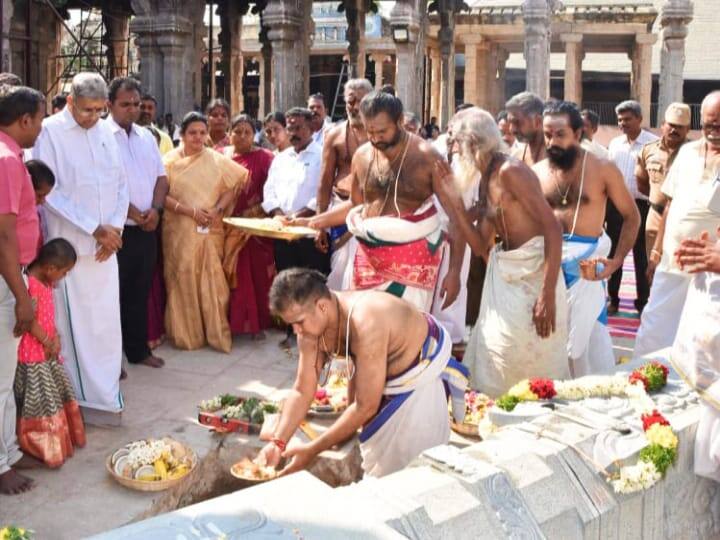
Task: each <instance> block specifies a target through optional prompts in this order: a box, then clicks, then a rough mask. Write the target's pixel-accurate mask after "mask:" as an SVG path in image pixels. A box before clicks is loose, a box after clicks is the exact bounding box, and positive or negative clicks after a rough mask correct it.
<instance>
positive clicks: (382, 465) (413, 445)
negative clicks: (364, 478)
mask: <svg viewBox="0 0 720 540" xmlns="http://www.w3.org/2000/svg"><path fill="white" fill-rule="evenodd" d="M439 328H440V330H441V332H442V338H441V339H440V342H434V347H433V350H428V351H427V355H422V354H421V357H422V360H421V361H420V363H419V364H418V365H416V366H415V367H413V368H412V369H410V370H409V371H407V372H406V373H404V374H402V375H401V376H399V377H397V378H394V379H392V380H389V381H387V382H386V383H385V389H384V391H383V394H384V395H385V396H389V397H394V398H395V399H397V396H398V394H405V393H407V392H410V395H409V396H408V397H407V398H406V399H405V400H404V401H402V403H401V405H400V407H399V408H398V409H397V410H395V411H394V412H393V413H391V416H390V417H389V419H387V420H384V421H378V420H379V417H382V415H383V409H381V410H380V412H379V413H378V415H377V416H376V417H375V418H373V420H371V421H370V422H369V423H368V425H366V426H365V428H363V432H362V433H361V434H360V453H361V454H362V460H363V463H362V467H363V470H364V471H365V473H366V474H368V475H370V476H375V477H379V476H385V475H387V474H390V473H393V472H396V471H399V470H400V469H403V468H405V467H406V466H407V465H408V464H409V463H410V462H411V461H412V460H413V459H415V458H416V457H417V456H418V455H420V453H421V452H422V451H423V450H427V449H428V448H432V447H433V446H438V445H441V444H447V442H448V440H450V421H449V416H448V398H447V395H446V394H445V387H444V385H443V379H442V375H443V371H444V370H445V368H446V366H447V364H448V362H449V361H450V357H451V354H452V353H451V351H452V342H451V340H450V336H449V335H448V333H447V330H445V329H444V328H443V327H442V326H440V327H439ZM433 341H434V340H433ZM424 348H425V347H423V349H424ZM428 358H431V361H425V360H426V359H428ZM390 406H392V402H391V403H390V404H389V405H387V406H386V407H390ZM375 422H378V425H379V427H378V428H376V426H375V425H374V423H375ZM375 429H376V430H375ZM369 431H373V433H372V434H371V435H370V436H369V438H368V439H365V437H366V436H368V433H369Z"/></svg>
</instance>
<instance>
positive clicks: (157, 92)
mask: <svg viewBox="0 0 720 540" xmlns="http://www.w3.org/2000/svg"><path fill="white" fill-rule="evenodd" d="M131 3H132V8H133V11H134V13H135V17H133V18H132V20H131V21H130V32H132V33H134V34H137V36H138V37H137V41H136V42H137V45H138V48H139V50H140V58H141V66H142V68H141V70H140V76H141V81H142V84H143V88H144V89H145V90H147V91H148V92H150V93H151V94H153V95H154V96H155V98H156V99H157V100H158V111H159V113H161V114H166V113H172V114H173V116H174V118H175V120H176V121H179V120H180V119H181V118H182V116H183V115H184V114H185V113H187V112H188V111H191V110H193V109H194V108H195V107H196V106H199V105H200V94H201V85H200V80H201V79H200V73H201V71H200V70H201V61H202V56H201V54H200V49H201V48H202V37H203V36H204V34H205V32H204V26H203V15H204V13H205V6H204V4H201V3H195V2H185V3H182V4H180V3H178V4H175V3H167V4H166V3H161V4H159V5H157V4H150V3H149V2H147V1H145V0H132V2H131ZM198 42H199V43H200V46H199V45H198Z"/></svg>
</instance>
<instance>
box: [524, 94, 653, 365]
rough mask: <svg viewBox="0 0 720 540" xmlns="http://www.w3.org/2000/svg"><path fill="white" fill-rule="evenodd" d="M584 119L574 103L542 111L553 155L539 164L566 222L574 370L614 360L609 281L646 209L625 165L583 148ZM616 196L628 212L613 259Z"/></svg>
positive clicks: (550, 195) (559, 214)
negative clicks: (609, 208)
mask: <svg viewBox="0 0 720 540" xmlns="http://www.w3.org/2000/svg"><path fill="white" fill-rule="evenodd" d="M582 130H583V119H582V116H581V115H580V111H579V110H578V108H577V106H576V105H575V104H574V103H569V102H566V101H558V102H553V103H550V104H548V106H547V107H546V108H545V112H544V114H543V133H544V138H545V144H546V146H547V155H548V157H547V159H545V160H543V161H541V162H540V163H538V164H537V165H536V166H535V167H533V170H534V171H535V173H536V174H537V175H538V177H539V178H540V183H541V184H542V190H543V193H544V194H545V198H546V199H547V201H548V202H549V203H550V206H551V207H552V208H553V211H554V212H555V217H556V218H557V219H558V221H559V222H560V223H561V225H562V227H563V233H564V237H563V262H562V269H563V275H564V276H565V284H566V286H567V288H568V306H569V309H568V314H569V320H570V333H569V339H568V356H569V357H570V368H571V370H572V373H573V376H575V377H579V376H581V375H588V374H591V373H598V372H602V371H604V370H608V369H611V368H612V367H613V366H614V365H615V358H614V355H613V351H612V342H611V340H610V334H609V332H608V329H607V313H606V304H605V287H604V285H603V280H605V279H607V278H608V277H609V276H610V275H612V273H613V272H614V271H615V270H617V269H618V268H619V267H620V266H621V265H622V263H623V260H624V259H625V255H627V253H628V251H629V250H630V249H631V248H632V246H633V244H634V243H635V236H636V235H637V233H638V228H639V227H640V214H639V213H638V210H637V207H636V206H635V201H634V200H633V198H632V196H631V195H630V192H629V191H628V189H627V187H626V185H625V182H624V180H623V177H622V174H621V173H620V170H619V169H618V168H617V167H616V166H615V164H614V163H613V162H611V161H608V160H605V159H601V158H599V157H597V156H596V155H594V154H592V153H591V152H587V151H586V150H584V149H582V148H581V146H580V141H581V138H582ZM608 199H609V200H610V201H612V203H613V204H614V205H615V207H616V208H617V209H618V211H619V212H620V214H621V215H622V217H623V226H622V232H621V234H620V241H619V243H618V249H617V250H616V251H615V255H614V257H613V258H612V259H607V258H606V257H607V255H608V253H609V252H610V238H609V237H608V236H607V234H605V232H604V230H603V224H604V221H605V204H606V202H607V201H608Z"/></svg>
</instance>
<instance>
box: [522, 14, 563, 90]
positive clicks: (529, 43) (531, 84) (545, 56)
mask: <svg viewBox="0 0 720 540" xmlns="http://www.w3.org/2000/svg"><path fill="white" fill-rule="evenodd" d="M553 7H555V6H554V2H551V1H550V0H525V1H524V2H523V5H522V13H523V21H524V22H525V51H524V55H525V63H526V65H527V69H526V73H527V76H526V78H527V83H526V90H528V91H530V92H534V93H536V94H537V95H539V96H540V98H541V99H547V98H548V97H549V96H550V16H551V13H552V9H553Z"/></svg>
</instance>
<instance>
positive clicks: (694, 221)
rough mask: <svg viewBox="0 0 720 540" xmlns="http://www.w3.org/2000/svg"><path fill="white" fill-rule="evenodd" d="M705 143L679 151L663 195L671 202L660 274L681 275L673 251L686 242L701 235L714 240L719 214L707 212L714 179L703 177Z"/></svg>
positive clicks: (695, 143) (659, 267) (713, 177)
mask: <svg viewBox="0 0 720 540" xmlns="http://www.w3.org/2000/svg"><path fill="white" fill-rule="evenodd" d="M704 144H705V139H700V140H699V141H693V142H689V143H686V144H684V145H682V146H681V147H680V150H678V155H677V156H676V157H675V160H674V161H673V164H672V166H671V167H670V170H669V171H668V174H667V176H666V177H665V181H664V182H663V185H662V192H663V193H664V194H665V195H667V196H668V197H670V198H671V199H672V203H671V204H670V210H669V211H668V216H667V221H666V222H665V236H663V254H662V259H661V260H660V265H659V266H658V269H659V270H663V271H665V272H674V273H682V271H681V270H680V269H679V268H678V266H677V263H676V262H675V251H676V250H677V248H678V247H679V246H680V242H681V241H682V240H684V239H686V238H696V237H698V236H700V234H701V233H702V232H703V231H707V232H709V233H710V236H711V237H714V235H715V231H716V230H717V228H718V226H720V214H718V213H717V212H713V211H712V210H710V208H708V202H709V201H710V198H711V197H712V192H713V190H714V189H716V187H717V186H716V183H715V182H714V179H715V175H714V174H709V173H708V175H706V177H703V171H704V169H705V160H704V153H703V147H704Z"/></svg>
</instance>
